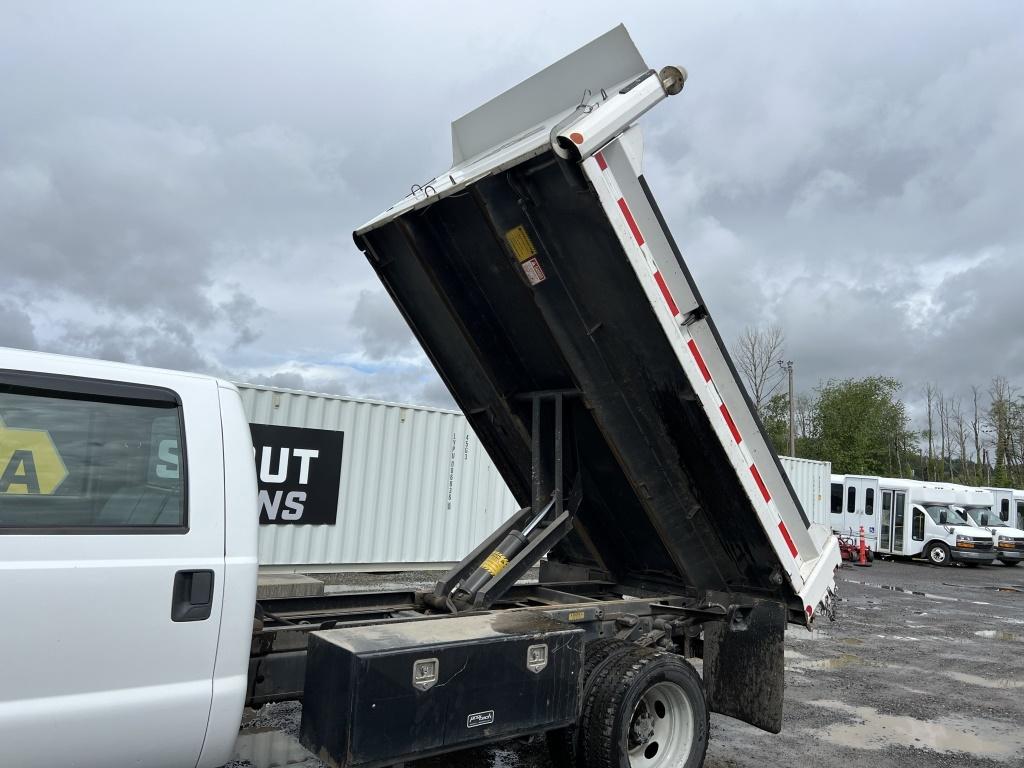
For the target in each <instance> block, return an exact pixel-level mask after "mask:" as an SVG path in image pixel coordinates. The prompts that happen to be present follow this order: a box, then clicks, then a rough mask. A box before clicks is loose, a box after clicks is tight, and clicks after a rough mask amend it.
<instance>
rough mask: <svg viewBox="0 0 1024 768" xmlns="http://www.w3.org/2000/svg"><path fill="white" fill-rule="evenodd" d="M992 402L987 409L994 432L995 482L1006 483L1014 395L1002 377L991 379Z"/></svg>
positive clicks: (989, 423) (990, 425) (1008, 383)
mask: <svg viewBox="0 0 1024 768" xmlns="http://www.w3.org/2000/svg"><path fill="white" fill-rule="evenodd" d="M988 392H989V396H990V397H991V398H992V403H991V405H990V406H989V409H988V427H989V428H990V429H991V430H992V432H993V434H994V441H995V457H994V461H993V463H994V464H995V468H994V472H995V479H994V482H995V483H1000V484H1006V483H1007V482H1008V481H1009V478H1008V475H1009V471H1010V468H1009V467H1008V466H1007V465H1008V463H1009V460H1011V459H1010V455H1009V454H1010V429H1011V424H1010V409H1011V404H1012V401H1013V397H1014V392H1013V389H1012V388H1011V387H1010V382H1008V381H1007V380H1006V379H1005V378H1004V377H1002V376H997V377H996V378H994V379H992V386H991V387H989V390H988Z"/></svg>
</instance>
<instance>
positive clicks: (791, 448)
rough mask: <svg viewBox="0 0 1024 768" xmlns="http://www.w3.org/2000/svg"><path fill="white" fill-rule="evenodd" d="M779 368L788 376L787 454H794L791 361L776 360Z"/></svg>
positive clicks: (794, 428)
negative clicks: (784, 370) (783, 369)
mask: <svg viewBox="0 0 1024 768" xmlns="http://www.w3.org/2000/svg"><path fill="white" fill-rule="evenodd" d="M776 362H777V363H778V364H779V367H780V368H785V369H786V373H787V375H788V376H789V455H790V456H793V457H795V456H796V398H795V397H794V393H793V361H792V360H786V361H785V362H783V361H782V360H777V361H776Z"/></svg>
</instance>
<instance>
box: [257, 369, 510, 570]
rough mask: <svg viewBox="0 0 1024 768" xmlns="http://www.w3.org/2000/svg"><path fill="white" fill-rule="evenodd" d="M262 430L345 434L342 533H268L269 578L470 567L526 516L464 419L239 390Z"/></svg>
mask: <svg viewBox="0 0 1024 768" xmlns="http://www.w3.org/2000/svg"><path fill="white" fill-rule="evenodd" d="M238 386H239V389H240V390H241V393H242V402H243V403H244V405H245V411H246V415H247V417H248V419H249V422H250V423H252V424H271V425H277V426H288V427H305V428H314V429H326V430H340V431H341V432H343V433H344V438H343V441H344V445H343V450H342V462H341V486H340V491H339V495H338V514H337V521H336V523H335V524H334V525H297V524H278V525H261V526H260V536H259V561H260V565H261V566H263V567H264V569H265V570H295V571H330V570H384V569H392V568H394V569H398V568H402V567H427V566H436V565H439V564H448V563H452V562H457V561H458V560H461V559H462V557H463V556H465V555H466V554H467V553H468V552H469V551H471V550H472V549H473V547H475V546H476V545H477V544H479V543H480V541H482V540H483V539H484V538H486V537H487V535H489V534H490V533H491V532H492V531H493V530H494V529H496V528H497V527H498V526H499V525H500V524H501V523H502V522H503V521H505V520H506V519H507V518H508V517H510V516H511V515H512V514H513V513H514V512H515V511H516V510H517V509H518V508H519V507H518V505H517V504H516V501H515V499H514V498H513V497H512V494H511V492H510V491H509V490H508V487H507V486H506V485H505V482H504V480H502V478H501V475H500V474H499V473H498V470H497V468H495V466H494V464H492V463H491V460H490V458H489V457H488V455H487V452H486V451H485V450H484V449H483V446H482V445H481V444H480V442H479V440H477V438H476V435H475V434H474V433H473V430H472V429H471V428H470V426H469V422H468V421H467V420H466V418H465V417H464V416H463V415H462V414H461V413H459V412H458V411H451V410H444V409H439V408H429V407H423V406H411V405H397V404H394V403H385V402H379V401H374V400H363V399H356V398H350V397H336V396H331V395H320V394H311V393H305V392H295V391H291V390H282V389H277V388H271V387H263V386H253V385H248V384H239V385H238Z"/></svg>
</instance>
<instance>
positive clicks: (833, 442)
mask: <svg viewBox="0 0 1024 768" xmlns="http://www.w3.org/2000/svg"><path fill="white" fill-rule="evenodd" d="M784 353H785V334H784V333H783V332H782V330H781V329H780V328H779V327H778V326H768V327H766V328H747V329H746V330H744V331H743V333H742V334H741V335H740V336H739V338H738V339H737V340H736V346H735V349H734V357H735V360H736V365H737V368H738V369H739V371H740V373H741V375H742V377H743V379H744V383H745V384H746V386H747V391H748V393H749V394H750V398H751V400H752V401H753V403H754V406H755V408H756V409H757V412H758V415H759V416H760V417H761V421H762V423H763V424H764V426H765V430H766V432H767V433H768V435H769V437H770V438H771V440H772V442H773V443H774V445H775V449H776V450H777V451H778V452H779V453H786V452H788V448H789V392H788V390H787V388H786V387H785V379H786V375H785V370H784V369H785V363H786V361H785V360H784V359H783V358H784ZM902 392H903V385H902V384H901V382H899V381H898V380H896V379H894V378H892V377H889V376H865V377H863V378H848V379H828V380H826V381H823V382H820V383H819V384H818V385H817V387H815V388H814V389H813V390H812V391H811V392H809V393H808V392H804V393H798V394H795V395H794V398H793V399H794V405H795V408H794V410H795V427H796V428H795V432H796V455H797V456H799V457H802V458H806V459H817V460H820V461H831V462H832V471H833V472H836V473H838V474H866V475H881V476H885V477H906V478H916V479H921V480H935V481H948V482H955V483H963V484H965V485H989V486H995V487H1010V488H1024V394H1022V391H1021V389H1020V388H1019V387H1017V386H1015V385H1013V384H1012V383H1011V382H1009V381H1008V380H1007V379H1006V378H1004V377H1001V376H999V377H996V378H994V379H992V380H991V382H989V384H988V385H987V386H981V385H972V386H971V388H970V394H969V396H967V397H966V398H965V397H964V396H962V395H961V394H947V393H944V392H943V391H942V390H941V389H940V388H939V387H938V386H936V385H935V384H931V383H929V384H926V385H925V386H924V388H923V389H922V391H921V393H920V396H921V403H922V408H923V411H924V413H923V415H922V419H921V423H919V424H917V425H914V424H913V423H912V420H911V418H910V416H909V414H908V412H907V406H906V404H905V403H904V401H903V399H902V397H901V394H902Z"/></svg>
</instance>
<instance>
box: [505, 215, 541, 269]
mask: <svg viewBox="0 0 1024 768" xmlns="http://www.w3.org/2000/svg"><path fill="white" fill-rule="evenodd" d="M505 241H506V242H507V243H508V247H509V248H511V249H512V253H514V254H515V255H516V258H517V259H519V263H520V264H522V263H523V262H524V261H527V260H528V259H532V258H533V257H534V256H536V255H537V249H536V248H534V247H533V241H532V240H531V239H530V236H529V235H528V234H527V233H526V228H525V227H523V225H522V224H520V225H519V226H518V227H513V228H512V229H510V230H509V231H508V232H506V233H505ZM541 279H543V278H541Z"/></svg>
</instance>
